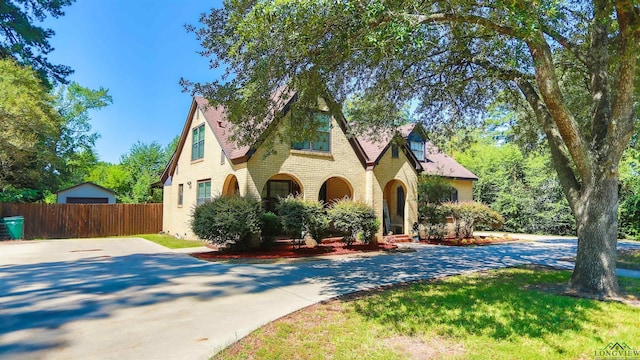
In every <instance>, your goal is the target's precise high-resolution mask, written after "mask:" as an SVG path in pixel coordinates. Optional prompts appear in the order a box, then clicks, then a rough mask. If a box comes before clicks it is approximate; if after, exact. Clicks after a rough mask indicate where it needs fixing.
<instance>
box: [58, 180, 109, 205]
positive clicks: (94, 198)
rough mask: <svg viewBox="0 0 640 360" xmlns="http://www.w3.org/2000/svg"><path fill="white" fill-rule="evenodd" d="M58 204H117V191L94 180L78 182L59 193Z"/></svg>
mask: <svg viewBox="0 0 640 360" xmlns="http://www.w3.org/2000/svg"><path fill="white" fill-rule="evenodd" d="M57 195H58V204H115V203H116V193H115V192H114V191H112V190H109V189H107V188H104V187H102V186H100V185H97V184H94V183H92V182H85V183H82V184H78V185H75V186H72V187H69V188H66V189H64V190H60V191H58V193H57Z"/></svg>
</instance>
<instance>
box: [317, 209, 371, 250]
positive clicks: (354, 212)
mask: <svg viewBox="0 0 640 360" xmlns="http://www.w3.org/2000/svg"><path fill="white" fill-rule="evenodd" d="M328 213H329V218H330V219H331V221H333V226H334V227H335V228H336V229H338V230H340V231H342V232H344V233H346V234H347V235H346V236H345V241H346V242H347V244H348V245H350V244H351V243H353V241H354V240H355V239H356V238H358V237H360V238H361V240H362V242H364V243H368V242H369V241H371V240H372V239H373V237H374V236H375V234H376V233H377V232H378V229H380V220H378V218H376V214H375V212H374V211H373V209H372V208H371V206H369V205H367V204H365V203H362V202H359V201H353V200H349V199H343V200H340V201H337V202H335V203H334V204H333V205H332V206H331V208H330V209H329V211H328Z"/></svg>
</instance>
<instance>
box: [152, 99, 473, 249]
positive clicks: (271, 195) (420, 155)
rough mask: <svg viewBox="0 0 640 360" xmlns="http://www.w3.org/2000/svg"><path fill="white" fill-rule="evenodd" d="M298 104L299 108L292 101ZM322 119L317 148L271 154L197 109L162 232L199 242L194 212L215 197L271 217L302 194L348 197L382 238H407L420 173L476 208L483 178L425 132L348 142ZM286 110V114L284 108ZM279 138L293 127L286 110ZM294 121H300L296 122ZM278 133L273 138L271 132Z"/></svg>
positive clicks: (280, 148) (177, 159)
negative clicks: (256, 206)
mask: <svg viewBox="0 0 640 360" xmlns="http://www.w3.org/2000/svg"><path fill="white" fill-rule="evenodd" d="M290 101H294V100H290ZM319 103H320V104H321V105H320V106H319V109H320V111H318V113H317V115H316V116H318V117H319V118H320V119H319V120H320V121H321V122H322V123H324V124H325V126H322V127H320V128H319V129H318V130H317V135H316V136H315V137H314V140H312V141H305V142H299V143H292V144H283V143H280V142H278V141H274V142H273V145H272V146H273V150H275V151H271V152H269V153H267V149H265V146H261V145H262V144H263V143H262V142H257V143H255V144H254V145H253V146H237V145H236V143H235V142H234V141H232V140H231V135H232V134H231V131H230V123H229V122H228V121H227V119H226V118H225V117H224V111H223V110H222V109H221V108H219V107H218V108H216V107H213V106H209V104H208V101H207V100H206V99H204V98H202V97H195V98H194V99H193V101H192V103H191V108H190V109H189V114H188V116H187V119H186V122H185V124H184V128H183V130H182V134H181V136H180V141H179V144H178V148H177V150H176V152H175V154H174V155H173V157H172V158H171V160H170V162H169V164H168V165H167V167H166V169H165V171H164V173H163V175H162V179H161V181H162V183H163V184H164V199H163V208H164V209H163V231H164V232H166V233H169V234H173V235H177V236H180V237H186V238H194V237H195V235H194V234H193V233H192V232H191V229H190V225H189V224H190V221H191V213H192V210H193V208H194V206H195V205H197V204H201V203H203V202H205V201H207V200H210V199H211V198H212V197H215V196H228V195H233V194H240V195H242V196H247V195H249V196H253V197H255V198H257V199H262V202H263V204H264V206H265V208H266V209H269V210H272V209H273V208H274V206H275V204H276V202H277V200H278V198H279V197H285V196H287V195H289V194H299V195H301V196H303V197H304V198H306V199H314V200H322V201H324V202H325V203H330V202H331V201H333V200H336V199H341V198H343V197H345V196H347V197H350V198H352V199H355V200H359V201H363V202H365V203H367V204H370V205H371V206H372V207H373V209H374V210H375V212H376V214H377V216H378V218H379V219H381V224H382V226H381V229H380V231H379V232H378V237H379V238H380V237H381V236H382V234H388V233H394V234H409V233H410V231H411V228H412V225H413V223H414V222H416V221H417V218H418V214H417V201H416V199H417V193H416V191H417V190H416V187H417V186H416V185H417V180H418V176H419V175H420V173H423V172H424V173H427V174H434V175H441V176H443V177H446V178H448V179H450V180H451V182H452V185H453V186H454V187H455V188H456V190H457V191H456V193H455V194H452V198H453V200H460V201H463V200H471V199H472V184H473V181H475V180H477V177H476V176H475V175H474V174H473V173H471V172H470V171H468V170H467V169H465V168H464V167H462V166H461V165H460V164H458V163H457V162H455V160H453V159H452V158H450V157H448V156H447V155H445V154H443V153H440V152H439V151H438V149H437V148H435V147H434V146H433V145H431V144H430V143H429V142H428V141H427V140H426V138H425V136H424V131H423V130H422V128H421V126H419V125H415V124H409V125H405V126H403V127H401V128H400V129H398V130H399V131H398V133H399V134H400V136H401V137H402V139H400V141H392V140H393V136H386V137H384V138H385V140H377V141H371V140H367V139H363V138H353V137H351V138H350V137H348V136H347V135H346V129H347V126H348V125H347V124H346V123H345V122H344V120H340V119H336V118H335V117H333V116H331V115H330V113H329V112H327V111H323V110H326V107H325V106H322V101H319ZM283 109H288V106H284V107H283ZM282 115H283V116H281V117H279V120H277V123H272V124H271V126H275V131H278V130H279V128H280V127H281V126H282V125H283V124H284V123H283V122H287V121H291V116H292V114H291V112H290V111H287V110H285V111H284V113H283V114H282ZM294 116H295V115H294ZM270 133H273V132H270Z"/></svg>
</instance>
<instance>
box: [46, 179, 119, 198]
mask: <svg viewBox="0 0 640 360" xmlns="http://www.w3.org/2000/svg"><path fill="white" fill-rule="evenodd" d="M85 186H90V187H94V188H97V189H99V190H102V191H105V192H108V193H110V194H112V195H117V193H116V192H115V191H113V190H111V189H107V188H106V187H102V186H100V185H98V184H96V183H93V182H91V181H87V182H83V183H80V184H77V185H73V186H70V187H68V188H65V189H62V190H59V191H58V192H57V193H56V194H61V193H63V192H67V191H69V190H73V189H76V188H79V187H85Z"/></svg>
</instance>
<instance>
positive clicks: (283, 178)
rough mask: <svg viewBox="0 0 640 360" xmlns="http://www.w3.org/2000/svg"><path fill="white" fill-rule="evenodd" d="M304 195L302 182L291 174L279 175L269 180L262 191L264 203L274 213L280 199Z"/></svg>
mask: <svg viewBox="0 0 640 360" xmlns="http://www.w3.org/2000/svg"><path fill="white" fill-rule="evenodd" d="M300 194H302V185H301V184H300V181H299V180H298V179H296V178H295V177H293V176H291V175H289V174H277V175H274V176H272V177H270V178H269V180H268V181H267V183H266V184H265V185H264V188H263V189H262V203H263V205H264V208H265V209H266V210H267V211H274V210H275V208H276V205H277V204H278V198H281V197H287V196H288V195H300Z"/></svg>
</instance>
